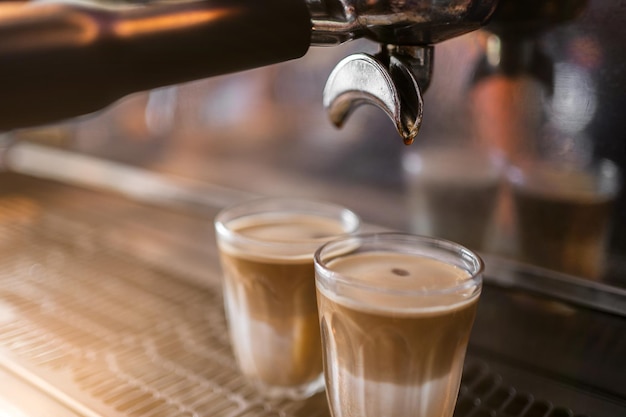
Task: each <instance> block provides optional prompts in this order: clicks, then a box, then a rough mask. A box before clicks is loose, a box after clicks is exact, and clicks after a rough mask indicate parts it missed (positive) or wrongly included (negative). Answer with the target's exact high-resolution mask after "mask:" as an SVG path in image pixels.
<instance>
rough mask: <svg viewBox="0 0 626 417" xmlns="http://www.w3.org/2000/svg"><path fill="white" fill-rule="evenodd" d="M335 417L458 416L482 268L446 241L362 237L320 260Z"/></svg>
mask: <svg viewBox="0 0 626 417" xmlns="http://www.w3.org/2000/svg"><path fill="white" fill-rule="evenodd" d="M315 271H316V285H317V293H318V310H319V315H320V324H321V332H322V346H323V354H324V373H325V377H326V394H327V396H328V402H329V405H330V410H331V414H332V416H333V417H380V416H414V417H433V416H436V417H451V416H452V414H453V412H454V407H455V404H456V398H457V395H458V391H459V386H460V382H461V374H462V370H463V362H464V359H465V352H466V349H467V343H468V339H469V336H470V331H471V329H472V325H473V322H474V316H475V313H476V306H477V302H478V298H479V296H480V293H481V289H482V272H483V263H482V261H481V259H480V258H479V257H478V256H477V255H476V254H475V253H473V252H471V251H470V250H468V249H466V248H465V247H463V246H460V245H458V244H456V243H452V242H449V241H446V240H441V239H437V238H430V237H422V236H416V235H410V234H400V233H381V234H367V235H354V236H352V237H346V238H342V239H338V240H334V241H332V242H330V243H327V244H325V245H324V246H322V247H321V248H320V249H319V250H318V251H317V252H316V254H315Z"/></svg>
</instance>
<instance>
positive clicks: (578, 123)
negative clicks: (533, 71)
mask: <svg viewBox="0 0 626 417" xmlns="http://www.w3.org/2000/svg"><path fill="white" fill-rule="evenodd" d="M551 104H552V107H551V108H552V115H553V122H554V124H555V125H556V126H558V127H559V128H560V129H561V130H562V131H564V132H567V133H577V132H581V131H583V130H584V129H585V128H586V127H587V125H588V124H589V123H590V122H591V121H592V120H593V117H594V116H595V114H596V109H597V107H598V98H597V92H596V87H595V85H594V82H593V79H592V78H591V76H590V74H589V73H587V72H586V71H585V70H583V69H582V68H580V67H578V66H575V65H571V64H567V63H560V64H557V65H556V68H555V83H554V94H553V98H552V103H551Z"/></svg>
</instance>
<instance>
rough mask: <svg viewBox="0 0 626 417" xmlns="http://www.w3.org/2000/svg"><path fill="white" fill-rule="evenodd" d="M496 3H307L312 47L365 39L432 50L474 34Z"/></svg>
mask: <svg viewBox="0 0 626 417" xmlns="http://www.w3.org/2000/svg"><path fill="white" fill-rule="evenodd" d="M497 3H498V1H497V0H480V1H472V0H444V1H437V2H432V1H424V0H408V1H400V0H391V1H388V2H384V1H366V0H307V4H308V5H309V10H311V15H312V22H313V33H312V42H313V44H320V45H325V44H338V43H342V42H345V41H347V40H351V39H356V38H360V37H365V38H367V39H370V40H373V41H374V42H377V43H381V44H392V45H431V44H433V43H437V42H442V41H444V40H446V39H450V38H452V37H456V36H460V35H462V34H464V33H467V32H470V31H472V30H476V29H478V28H479V27H481V26H482V25H484V24H485V23H486V22H487V20H488V19H489V17H490V16H491V14H492V13H493V11H494V10H495V8H496V5H497Z"/></svg>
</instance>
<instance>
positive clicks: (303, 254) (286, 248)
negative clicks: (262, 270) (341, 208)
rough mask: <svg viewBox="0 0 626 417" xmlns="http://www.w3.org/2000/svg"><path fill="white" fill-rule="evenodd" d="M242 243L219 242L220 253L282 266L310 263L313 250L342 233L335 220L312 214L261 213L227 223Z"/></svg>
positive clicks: (337, 221)
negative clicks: (283, 264) (224, 252)
mask: <svg viewBox="0 0 626 417" xmlns="http://www.w3.org/2000/svg"><path fill="white" fill-rule="evenodd" d="M228 228H229V229H230V230H232V231H233V232H234V233H236V234H237V235H238V236H239V237H243V238H244V241H243V242H237V243H229V242H224V241H220V242H219V245H220V249H221V250H224V251H227V252H229V253H232V254H233V255H234V256H238V257H245V258H247V259H251V260H252V259H254V260H266V261H267V260H271V261H272V262H274V261H278V262H282V263H290V262H302V261H305V260H306V261H309V260H310V261H311V262H313V253H314V252H315V250H316V249H317V246H321V245H322V244H323V243H324V242H326V241H327V240H330V239H332V238H333V237H335V236H339V235H342V234H344V233H345V230H344V226H343V224H342V223H341V222H340V221H339V220H337V219H331V218H327V217H321V216H316V215H312V214H286V213H283V214H281V213H264V214H257V215H250V216H246V217H242V218H239V219H236V220H232V221H230V222H229V223H228Z"/></svg>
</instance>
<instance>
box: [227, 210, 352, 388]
mask: <svg viewBox="0 0 626 417" xmlns="http://www.w3.org/2000/svg"><path fill="white" fill-rule="evenodd" d="M359 225H360V220H359V217H358V216H357V215H356V214H355V213H353V212H352V211H350V210H348V209H346V208H344V207H340V206H337V205H334V204H328V203H323V202H317V201H308V200H299V199H288V198H267V199H260V200H254V201H250V202H246V203H243V204H240V205H237V206H234V207H230V208H227V209H225V210H223V211H222V212H220V213H219V214H218V215H217V217H216V219H215V228H216V234H217V243H218V247H219V251H220V260H221V265H222V269H223V291H224V302H225V309H226V316H227V321H228V325H229V331H230V337H231V342H232V346H233V350H234V353H235V357H236V359H237V362H238V364H239V367H240V369H241V372H242V373H243V374H244V375H245V376H246V377H247V378H248V379H249V380H250V381H251V382H252V383H253V384H254V385H255V386H256V387H257V388H258V390H259V391H260V393H261V394H263V395H264V396H266V397H269V398H291V399H302V398H306V397H309V396H311V395H313V394H315V393H317V392H319V391H321V390H323V388H324V379H323V375H322V353H321V342H320V333H319V322H318V314H317V302H316V292H315V272H314V267H313V254H314V253H315V250H316V249H317V248H319V247H320V246H321V245H322V244H323V243H324V242H326V241H328V240H330V239H331V238H334V237H337V236H341V235H344V234H349V233H354V232H356V231H357V230H358V228H359Z"/></svg>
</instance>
